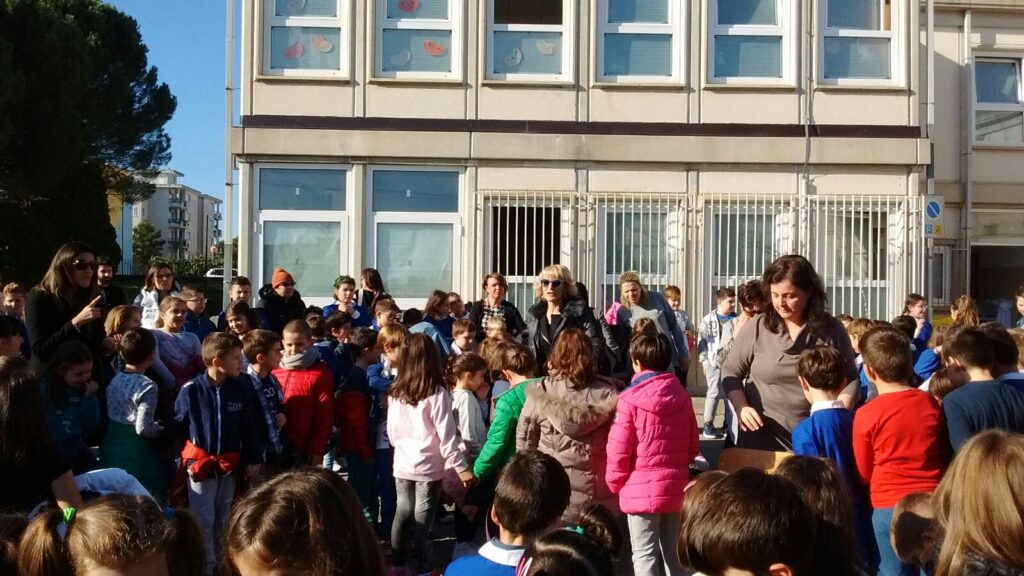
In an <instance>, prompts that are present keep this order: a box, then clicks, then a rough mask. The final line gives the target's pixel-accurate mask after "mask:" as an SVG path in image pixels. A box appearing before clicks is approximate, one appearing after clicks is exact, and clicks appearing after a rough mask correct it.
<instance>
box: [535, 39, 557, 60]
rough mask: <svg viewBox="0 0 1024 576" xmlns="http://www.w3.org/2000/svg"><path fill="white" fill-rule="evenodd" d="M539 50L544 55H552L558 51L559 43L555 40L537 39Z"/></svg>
mask: <svg viewBox="0 0 1024 576" xmlns="http://www.w3.org/2000/svg"><path fill="white" fill-rule="evenodd" d="M537 52H540V53H541V54H543V55H544V56H551V55H552V54H554V53H555V52H558V44H557V43H555V42H548V41H547V40H544V39H543V38H541V39H540V40H537Z"/></svg>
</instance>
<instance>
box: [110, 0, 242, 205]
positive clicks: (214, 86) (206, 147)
mask: <svg viewBox="0 0 1024 576" xmlns="http://www.w3.org/2000/svg"><path fill="white" fill-rule="evenodd" d="M107 2H108V3H109V4H111V5H113V6H115V7H116V8H117V9H119V10H121V11H122V12H124V13H126V14H128V15H130V16H132V17H133V18H135V20H137V21H138V23H139V29H140V31H141V32H142V41H143V42H144V43H145V44H146V46H147V47H148V48H149V64H150V65H151V66H156V67H157V70H158V74H159V78H160V80H161V81H163V82H166V83H167V85H168V86H170V88H171V93H172V94H174V95H175V97H177V99H178V108H177V111H176V112H175V113H174V117H173V118H171V121H170V122H168V123H167V125H166V126H165V130H167V133H168V134H169V135H170V137H171V154H172V158H171V162H170V164H169V166H168V167H170V168H173V169H175V170H177V171H178V172H181V173H183V174H185V178H183V179H182V180H180V182H181V183H182V184H185V185H187V186H191V187H192V188H195V189H196V190H199V191H200V192H203V193H205V194H209V195H211V196H214V197H217V198H221V199H223V197H224V34H225V32H224V20H225V18H226V14H227V12H226V10H227V5H226V2H225V0H173V1H172V0H107ZM236 46H237V43H236ZM235 72H236V76H237V72H238V70H237V68H236V70H235ZM236 117H237V111H236Z"/></svg>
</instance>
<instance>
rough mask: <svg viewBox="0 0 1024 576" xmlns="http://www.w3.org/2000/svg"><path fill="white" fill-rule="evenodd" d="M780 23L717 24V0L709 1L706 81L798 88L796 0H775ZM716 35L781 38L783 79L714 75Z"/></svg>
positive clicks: (709, 82)
mask: <svg viewBox="0 0 1024 576" xmlns="http://www.w3.org/2000/svg"><path fill="white" fill-rule="evenodd" d="M775 2H776V14H778V18H779V20H778V24H777V25H775V26H765V25H760V24H756V25H747V24H723V25H719V24H718V0H707V12H708V19H707V22H706V25H707V50H708V51H707V57H706V64H705V66H704V83H705V84H706V85H709V86H733V85H735V86H777V87H784V88H795V87H796V70H797V64H798V62H797V57H796V56H797V40H796V30H797V29H798V27H797V10H796V8H795V0H775ZM716 36H764V37H769V38H776V37H778V38H781V39H782V55H781V56H780V68H781V71H782V77H781V78H774V77H771V76H715V38H716Z"/></svg>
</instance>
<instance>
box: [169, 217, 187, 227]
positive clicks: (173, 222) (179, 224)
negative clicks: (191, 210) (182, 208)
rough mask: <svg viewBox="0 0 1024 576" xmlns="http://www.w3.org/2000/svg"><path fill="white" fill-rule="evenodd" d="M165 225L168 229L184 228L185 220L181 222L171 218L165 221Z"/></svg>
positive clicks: (178, 219) (179, 219)
mask: <svg viewBox="0 0 1024 576" xmlns="http://www.w3.org/2000/svg"><path fill="white" fill-rule="evenodd" d="M167 224H168V225H169V227H170V228H184V227H185V220H182V219H181V218H174V217H171V218H168V219H167Z"/></svg>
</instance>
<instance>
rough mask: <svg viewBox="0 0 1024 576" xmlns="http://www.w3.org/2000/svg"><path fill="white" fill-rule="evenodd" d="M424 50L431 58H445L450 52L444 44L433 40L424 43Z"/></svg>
mask: <svg viewBox="0 0 1024 576" xmlns="http://www.w3.org/2000/svg"><path fill="white" fill-rule="evenodd" d="M423 50H424V51H425V52H426V53H427V54H428V55H430V56H434V57H438V56H444V53H445V52H447V51H448V49H447V48H445V46H444V44H441V43H440V42H435V41H433V40H425V41H424V42H423Z"/></svg>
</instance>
